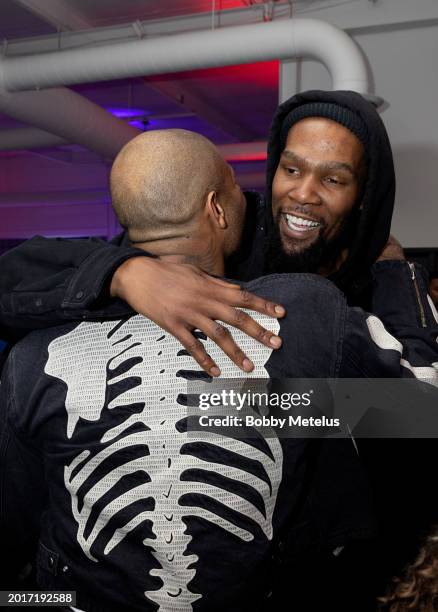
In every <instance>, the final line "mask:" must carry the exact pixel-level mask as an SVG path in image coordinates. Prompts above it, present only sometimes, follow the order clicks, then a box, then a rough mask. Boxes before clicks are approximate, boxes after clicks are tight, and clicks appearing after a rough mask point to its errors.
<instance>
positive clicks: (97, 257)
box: [0, 91, 432, 371]
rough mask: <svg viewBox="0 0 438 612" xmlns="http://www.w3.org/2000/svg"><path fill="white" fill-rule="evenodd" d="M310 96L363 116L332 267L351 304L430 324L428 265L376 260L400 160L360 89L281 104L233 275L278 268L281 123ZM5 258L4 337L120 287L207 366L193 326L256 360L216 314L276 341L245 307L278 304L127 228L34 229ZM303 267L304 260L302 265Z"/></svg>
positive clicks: (0, 290)
mask: <svg viewBox="0 0 438 612" xmlns="http://www.w3.org/2000/svg"><path fill="white" fill-rule="evenodd" d="M309 104H316V105H318V104H319V105H320V107H319V110H317V111H316V112H317V113H318V112H319V113H321V112H323V111H322V110H321V109H322V108H323V107H324V106H327V105H332V106H334V107H335V108H338V113H339V109H341V111H342V112H341V113H340V115H339V116H341V115H342V117H343V120H345V116H344V114H348V115H349V118H348V120H349V121H350V123H351V120H352V119H351V118H352V117H355V118H356V119H355V121H354V123H355V125H356V122H357V124H358V125H359V124H360V126H361V127H360V130H361V138H362V141H361V142H362V146H363V147H364V161H365V164H366V165H365V176H364V180H363V181H362V189H361V197H360V198H359V199H360V202H359V201H357V202H355V205H354V206H353V209H352V210H351V211H349V216H348V223H347V227H346V228H344V232H343V233H342V235H341V236H340V237H339V238H338V240H337V243H336V244H335V245H334V246H335V248H334V249H333V248H332V250H331V256H333V250H334V252H335V254H336V249H337V250H338V254H339V255H340V254H342V261H341V259H339V260H338V262H337V266H336V268H335V269H332V270H331V271H330V272H329V273H327V271H326V273H325V274H326V275H328V278H330V280H333V282H334V283H335V284H336V285H337V286H338V287H339V288H341V289H342V291H343V292H344V293H345V294H346V296H347V298H348V300H349V302H350V304H352V305H358V306H361V307H364V308H366V309H367V310H370V311H372V312H374V313H375V314H377V315H378V316H379V317H380V318H382V319H383V320H384V321H385V323H386V324H387V325H389V328H390V331H392V333H394V334H395V335H397V329H398V328H399V327H400V326H402V327H405V326H406V325H409V324H411V323H412V321H413V320H415V325H421V326H423V325H424V324H425V322H426V321H427V320H428V319H431V317H432V314H431V310H430V304H429V303H428V300H427V295H426V294H427V285H426V279H425V278H424V275H423V271H422V270H421V268H420V267H418V266H413V265H408V264H407V263H406V262H404V261H403V260H401V259H398V260H392V259H391V260H389V261H379V262H378V263H377V264H375V262H376V260H377V259H378V257H379V256H380V255H381V253H382V251H383V250H384V248H385V245H386V244H387V241H388V237H389V230H390V223H391V216H392V210H393V206H394V193H395V177H394V167H393V161H392V152H391V147H390V144H389V141H388V137H387V134H386V130H385V127H384V125H383V123H382V121H381V119H380V117H379V115H378V114H377V112H376V110H375V109H374V108H373V106H372V105H371V104H370V103H368V102H367V101H366V100H365V99H364V98H362V96H360V95H358V94H356V93H354V92H344V91H342V92H321V91H313V92H306V93H302V94H297V95H296V96H294V97H292V98H291V99H289V100H288V101H286V102H284V103H283V104H282V105H281V106H280V107H279V108H278V110H277V112H276V114H275V116H274V119H273V124H272V129H271V135H270V140H269V145H268V166H267V190H266V199H263V197H262V196H260V195H259V194H255V193H247V194H246V198H247V204H248V206H247V211H248V212H247V218H246V223H245V232H244V235H243V239H242V244H241V248H240V250H239V252H238V253H237V254H236V255H235V256H234V257H233V258H232V260H231V261H230V263H229V265H228V267H227V276H228V277H230V278H234V279H237V280H242V281H247V280H252V279H254V278H257V277H259V276H260V275H261V274H263V273H264V272H266V271H269V270H272V269H273V265H272V263H273V262H272V261H268V262H266V253H267V252H268V254H271V255H272V248H271V250H270V251H269V250H268V251H267V248H268V249H269V246H268V245H269V244H271V245H272V238H273V236H274V237H275V224H274V218H273V215H272V202H271V201H272V184H273V180H274V176H275V173H276V170H277V166H278V163H279V160H280V155H281V153H282V145H283V144H284V142H282V136H281V131H282V128H283V123H284V122H285V120H286V119H287V116H288V115H289V114H290V113H291V112H297V111H299V109H300V108H302V107H304V106H307V105H309ZM347 111H348V113H347ZM307 116H309V115H307ZM333 120H335V121H336V117H335V118H334V119H332V121H333ZM341 125H342V123H341ZM344 127H345V126H344ZM350 127H351V126H350ZM347 128H348V126H347ZM356 128H357V125H356ZM356 128H355V129H356ZM348 129H349V128H348ZM357 129H358V128H357ZM353 133H354V132H353ZM356 136H357V134H356ZM359 140H360V138H359ZM309 206H310V204H309V203H307V208H309ZM313 208H314V207H313ZM323 230H324V228H322V230H321V232H320V233H322V232H323ZM134 246H135V245H134ZM398 257H399V258H400V257H402V255H400V254H399V255H398ZM322 263H324V262H322ZM0 264H1V274H0V336H2V335H3V337H5V336H7V335H9V336H10V335H11V334H12V336H16V335H17V333H19V330H20V329H21V330H29V329H33V328H35V327H45V326H49V325H55V324H57V323H59V322H61V321H65V320H72V319H86V318H90V317H96V316H99V312H100V308H101V307H102V306H103V305H105V306H107V308H106V310H105V312H106V313H107V312H108V304H107V302H108V298H109V294H110V292H111V294H112V295H113V296H115V297H121V298H122V299H124V300H125V301H126V302H128V303H129V304H130V306H131V307H132V309H133V310H136V311H138V312H140V313H141V314H144V315H145V316H148V317H149V318H151V319H152V320H154V321H155V322H156V323H157V324H158V325H160V326H161V327H163V328H164V329H166V330H167V331H169V332H170V333H172V334H173V335H174V336H175V337H176V338H178V340H180V341H181V342H182V344H183V345H184V346H185V347H186V349H187V350H189V352H190V353H191V354H192V356H193V357H194V358H195V359H196V360H197V361H198V363H199V364H200V365H201V366H202V367H203V368H204V369H205V370H206V371H208V370H211V368H213V367H214V365H215V364H214V363H213V361H212V360H211V358H209V357H208V356H207V355H206V353H205V351H204V349H203V347H202V346H200V345H199V344H198V343H196V342H191V340H190V334H187V331H188V330H193V329H196V328H198V329H200V330H201V331H203V332H204V333H206V334H207V335H208V336H209V337H211V338H212V339H213V340H214V341H215V342H216V343H217V344H218V345H219V346H220V347H221V348H222V350H224V352H226V354H227V355H228V356H229V357H230V358H231V359H232V360H233V361H234V362H235V363H236V364H237V365H239V366H240V367H242V369H247V370H250V369H251V367H252V365H251V363H250V362H248V361H247V362H245V357H246V356H245V355H244V354H243V352H242V351H241V350H240V349H239V348H238V347H237V345H236V344H235V343H234V341H233V339H232V338H231V336H230V335H227V334H223V333H221V331H222V330H221V328H220V327H219V326H217V325H212V322H214V321H216V320H220V321H224V322H225V323H229V324H230V325H232V326H234V327H237V328H239V329H241V330H242V331H245V332H246V333H248V334H249V335H251V336H252V337H254V338H256V339H258V340H261V341H262V342H263V343H264V344H266V345H267V346H271V347H272V344H271V343H270V341H271V337H272V336H271V334H270V333H269V332H266V331H265V330H263V328H261V327H260V326H259V325H257V324H256V323H254V322H253V321H252V320H251V319H249V318H248V319H243V320H242V318H241V317H240V316H239V315H238V311H237V310H236V307H239V306H241V307H246V308H248V309H253V310H257V311H258V312H261V313H262V314H268V315H271V316H274V305H273V304H271V303H266V302H262V301H260V300H258V299H257V298H256V297H254V296H252V295H250V294H248V293H247V292H242V291H239V290H238V288H236V287H235V286H234V285H228V286H226V285H222V286H220V285H218V284H217V282H214V281H213V280H212V279H211V277H209V276H207V275H204V274H202V273H200V272H199V271H197V270H194V269H193V268H191V267H190V266H185V267H181V266H178V265H177V266H175V265H174V264H169V263H167V262H160V261H157V260H154V259H152V258H149V257H144V253H143V252H142V251H140V250H138V249H135V248H132V245H131V244H129V242H128V241H127V239H126V236H125V235H121V236H119V237H117V238H116V239H115V240H114V241H113V244H108V243H106V242H104V241H102V240H98V239H91V240H81V241H72V240H47V239H43V238H34V239H32V240H30V241H27V242H25V243H24V244H23V245H21V246H20V247H18V248H17V249H14V250H12V251H10V252H9V253H7V254H6V255H4V256H3V257H2V258H1V260H0ZM321 267H323V266H317V269H315V270H314V271H318V272H320V273H321ZM299 269H300V268H299V266H295V271H299ZM157 286H159V287H160V292H159V294H157V292H156V287H157ZM408 304H409V306H410V307H409V309H407V305H408ZM170 305H172V306H170ZM110 311H112V313H113V314H114V316H116V317H117V316H119V315H123V314H124V313H125V312H126V311H127V307H126V306H125V305H124V304H121V303H120V302H119V301H115V302H113V303H112V304H111V305H110Z"/></svg>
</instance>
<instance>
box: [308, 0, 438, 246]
mask: <svg viewBox="0 0 438 612" xmlns="http://www.w3.org/2000/svg"><path fill="white" fill-rule="evenodd" d="M327 4H328V3H327ZM359 4H360V7H359ZM346 7H347V8H348V11H349V12H348V11H347V8H345V7H344V10H343V11H342V10H341V9H342V6H340V7H337V8H336V7H333V9H332V10H331V11H330V9H329V8H327V9H325V10H324V14H322V13H323V11H316V12H312V13H311V14H308V15H307V14H306V15H305V14H303V15H302V16H303V17H304V16H309V17H310V16H312V17H315V18H319V17H325V18H326V19H328V20H330V21H332V23H334V24H335V25H345V26H347V31H348V30H349V29H350V30H351V33H352V37H353V38H354V40H355V41H356V42H357V43H358V45H359V46H360V48H361V49H362V51H363V53H364V55H365V56H366V58H367V60H368V63H369V65H370V67H371V71H372V76H373V81H374V92H375V93H376V94H377V95H379V96H381V97H383V98H384V99H385V100H386V102H387V107H386V108H385V109H384V110H383V112H382V119H383V120H384V122H385V125H386V127H387V129H388V133H389V136H390V139H391V143H392V146H393V151H394V159H395V166H396V174H397V197H396V208H395V213H394V219H393V226H392V231H393V233H394V234H395V235H396V236H397V237H398V238H399V239H400V241H401V242H402V244H403V245H404V246H406V247H438V2H437V1H436V0H435V1H432V2H431V0H410V2H409V3H407V2H406V1H405V0H380V1H379V2H377V3H376V4H375V5H373V3H371V2H369V0H368V1H366V0H361V2H360V3H359V2H351V3H349V4H347V5H346ZM355 7H356V8H355ZM398 7H399V8H398ZM389 9H391V10H389ZM346 11H347V13H346ZM379 15H380V16H381V17H380V18H379ZM300 16H301V15H300ZM428 17H429V18H428ZM420 18H421V21H419V19H420ZM411 20H412V21H411ZM413 20H415V22H414V21H413ZM386 21H390V22H392V25H390V24H386V25H385V22H386ZM370 24H371V25H370ZM329 85H330V81H329V78H328V74H327V72H326V71H325V69H324V68H323V66H322V65H321V64H317V63H316V62H310V61H304V62H302V66H301V71H300V78H299V88H300V90H304V89H313V88H326V87H329Z"/></svg>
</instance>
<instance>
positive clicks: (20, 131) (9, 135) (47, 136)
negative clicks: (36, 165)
mask: <svg viewBox="0 0 438 612" xmlns="http://www.w3.org/2000/svg"><path fill="white" fill-rule="evenodd" d="M0 104H1V103H0ZM63 144H69V143H68V142H67V141H66V140H64V138H61V137H60V136H56V135H55V134H51V133H50V132H45V131H44V130H40V129H38V128H32V127H29V128H17V129H15V130H2V131H1V132H0V151H19V150H22V149H43V148H46V147H59V146H60V145H63Z"/></svg>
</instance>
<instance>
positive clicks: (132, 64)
mask: <svg viewBox="0 0 438 612" xmlns="http://www.w3.org/2000/svg"><path fill="white" fill-rule="evenodd" d="M297 56H300V57H311V58H314V59H317V60H319V61H320V62H322V63H323V64H324V65H325V66H326V67H327V69H328V71H329V73H330V75H331V78H332V89H352V90H354V91H357V92H359V93H361V94H366V93H368V75H367V69H366V65H365V62H364V59H363V58H362V56H361V54H360V51H359V49H358V47H357V46H356V44H355V43H354V42H353V40H352V39H351V38H350V37H349V36H348V35H347V34H346V33H345V32H344V31H342V30H340V29H339V28H336V27H335V26H333V25H331V24H329V23H327V22H325V21H320V20H316V19H288V20H281V21H271V22H266V23H258V24H251V25H244V26H234V27H228V28H217V29H215V30H204V31H201V32H185V33H182V34H174V35H171V36H160V37H156V38H153V39H139V40H134V41H126V42H119V43H111V44H104V45H100V46H87V47H81V48H74V49H66V50H60V51H53V52H50V53H38V54H35V55H30V56H20V57H4V58H3V59H2V60H1V62H0V87H3V88H4V89H6V90H7V91H20V90H26V89H40V88H46V87H55V86H59V85H73V84H79V83H90V82H97V81H106V80H114V79H122V78H130V77H136V76H145V75H151V74H165V73H170V72H179V71H183V70H193V69H199V68H210V67H214V66H229V65H233V64H246V63H251V62H258V61H268V60H274V59H280V60H281V59H290V58H292V57H297Z"/></svg>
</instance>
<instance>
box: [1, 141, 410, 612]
mask: <svg viewBox="0 0 438 612" xmlns="http://www.w3.org/2000/svg"><path fill="white" fill-rule="evenodd" d="M195 160H196V164H195ZM111 190H112V196H113V204H114V208H115V210H116V212H117V214H118V217H119V219H120V221H121V223H122V225H124V226H125V227H126V230H127V232H128V235H129V238H130V240H131V241H132V242H133V243H135V244H137V245H138V246H140V248H143V249H146V250H148V251H149V252H151V253H154V254H156V255H160V257H161V258H162V259H167V260H168V261H170V262H183V263H186V264H187V263H189V264H190V263H193V264H195V265H197V266H199V267H200V268H202V269H203V270H204V271H205V272H208V273H210V274H215V275H218V276H221V275H223V272H224V265H225V259H226V257H228V256H229V255H231V254H232V253H233V252H234V250H235V249H236V248H237V246H238V244H239V240H240V236H241V232H242V225H243V218H244V211H245V202H244V199H243V197H242V193H241V191H240V188H239V186H238V185H237V184H236V182H235V180H234V176H233V172H232V170H231V169H230V167H229V166H228V165H227V164H226V163H225V161H224V160H223V159H222V158H221V157H220V156H219V154H218V152H217V150H216V149H215V147H214V146H213V145H212V143H210V142H209V141H208V140H207V139H205V138H203V137H202V136H199V135H196V134H193V133H191V132H187V131H183V130H168V131H161V132H151V133H146V134H143V135H141V136H139V137H137V138H136V139H134V140H133V141H131V142H130V143H129V144H128V145H127V146H126V147H125V148H124V149H123V150H122V152H121V153H120V154H119V156H118V158H117V159H116V161H115V163H114V166H113V169H112V173H111ZM215 282H217V283H222V282H223V281H222V280H220V279H216V281H215ZM248 289H249V290H250V291H253V292H255V293H256V294H258V295H259V296H260V297H261V299H262V300H264V299H268V298H270V297H272V296H275V297H277V298H278V299H279V301H281V302H282V303H284V304H285V306H286V308H287V309H288V312H291V313H293V315H294V316H293V317H292V318H290V319H288V318H286V319H284V320H283V321H282V322H281V328H280V323H279V322H278V321H277V320H275V319H271V318H268V317H267V316H262V315H257V314H256V315H254V316H255V318H256V320H257V323H256V324H257V325H263V326H265V327H266V328H267V329H268V330H269V333H270V334H271V336H272V338H274V342H275V343H278V342H279V339H278V333H279V331H281V335H282V337H283V341H284V342H283V347H282V348H281V349H280V350H279V351H274V350H273V349H272V348H271V349H270V348H269V347H267V346H264V345H262V344H260V343H257V342H256V341H255V340H253V339H252V338H249V337H248V336H246V335H245V334H243V333H241V334H240V336H239V342H240V343H241V346H242V347H243V349H244V350H245V351H247V352H248V353H250V354H251V355H252V356H253V359H254V371H253V372H252V373H251V374H250V375H249V376H250V377H252V378H255V379H267V378H294V377H305V378H313V377H322V378H332V377H336V376H344V377H358V376H363V375H364V373H366V374H367V375H368V376H370V377H373V376H383V377H385V376H386V377H393V376H403V375H406V376H412V367H411V368H410V369H409V367H408V366H409V358H410V352H409V351H410V347H409V346H407V347H406V351H405V352H404V353H403V357H404V360H403V364H404V365H401V362H400V353H399V352H397V350H394V346H396V345H397V341H396V340H395V339H394V338H392V337H391V336H390V335H389V334H388V333H387V332H386V331H385V329H384V327H383V325H382V324H381V323H380V322H379V321H378V319H376V318H375V317H371V319H372V322H371V323H370V321H369V320H368V318H367V317H366V315H365V314H364V313H363V312H362V311H359V310H358V309H348V308H347V305H346V302H345V299H344V297H343V296H342V295H341V293H340V292H339V291H338V290H337V289H336V288H335V287H334V285H333V284H332V283H330V282H329V281H327V280H325V279H323V278H321V277H313V276H311V275H302V274H301V275H281V276H278V275H277V276H271V277H265V278H263V279H260V280H257V281H253V282H251V283H249V285H248ZM158 290H159V287H157V291H158ZM230 291H232V289H230ZM151 297H153V296H151ZM321 303H323V304H324V308H323V309H321V308H320V304H321ZM240 317H241V320H243V319H245V317H248V314H247V313H245V312H243V311H242V312H241V315H240ZM213 324H214V325H216V330H215V332H216V333H224V334H227V333H229V331H228V330H227V328H226V327H224V326H222V325H221V324H220V323H213ZM221 330H222V331H221ZM185 331H186V333H187V337H188V339H187V342H189V343H190V342H197V343H201V342H202V343H203V344H204V345H205V347H206V348H207V350H208V352H210V353H211V354H212V355H213V357H214V358H215V359H216V360H217V362H218V364H219V367H220V368H221V370H222V373H223V375H224V376H225V377H226V378H241V379H242V382H243V377H244V376H245V374H244V373H243V372H242V370H241V369H239V368H238V367H237V366H236V365H235V364H232V363H231V362H229V361H227V360H226V358H225V356H223V355H222V354H221V353H220V351H219V349H218V348H217V347H216V345H215V344H214V343H213V342H212V341H210V340H208V339H207V338H206V336H203V335H200V334H197V336H198V337H197V338H195V337H194V336H193V335H192V334H191V333H190V331H189V330H185ZM376 334H377V336H378V339H379V342H377V341H376V338H377V336H376ZM382 346H383V347H385V348H382ZM413 350H414V351H415V350H417V349H416V348H415V347H414V349H413ZM212 374H215V373H214V372H213V373H212ZM197 378H200V379H205V373H204V372H203V371H202V370H200V368H199V366H197V364H196V362H195V360H194V359H193V357H191V356H190V354H189V353H188V352H187V350H183V348H182V346H181V344H180V343H179V342H178V341H177V340H175V339H174V338H173V336H171V335H170V334H166V333H164V332H163V331H162V329H161V328H159V327H158V326H157V325H156V324H154V323H153V322H152V321H150V320H148V319H146V318H144V317H142V316H140V315H136V316H131V317H125V318H124V319H122V320H115V321H102V322H99V321H96V322H83V323H80V324H77V323H73V324H68V325H65V326H62V327H55V328H51V329H48V330H42V331H38V332H34V333H32V334H30V335H29V336H28V337H27V338H26V339H25V340H23V341H22V342H21V343H19V344H17V345H16V347H15V348H14V350H13V351H12V353H11V355H10V358H9V360H8V363H7V366H6V369H5V373H4V376H3V378H2V384H1V388H0V415H1V418H2V421H3V422H2V427H1V429H0V431H1V432H3V435H4V436H6V438H7V444H6V445H5V450H4V471H5V473H4V474H3V492H4V499H3V503H2V506H1V510H2V513H3V516H2V519H3V524H4V525H5V526H6V528H7V529H6V531H5V532H4V533H3V534H2V552H3V554H6V555H7V556H8V565H9V567H10V566H11V565H12V560H13V558H14V552H17V551H18V552H19V553H22V554H24V549H25V547H26V546H30V544H32V536H33V534H34V533H35V531H36V530H38V529H40V530H41V536H40V543H39V548H38V555H37V579H38V585H39V587H40V588H42V589H44V590H56V591H60V590H61V591H65V590H74V591H76V592H77V603H76V607H77V608H79V609H81V610H90V611H91V610H95V611H105V612H116V611H117V612H119V611H120V610H139V611H140V610H141V611H144V610H157V609H158V610H162V611H166V612H190V611H191V610H194V611H196V610H205V611H208V612H214V611H215V610H224V609H226V610H227V611H233V610H234V611H236V612H237V611H240V612H241V611H246V610H248V611H251V612H254V611H255V610H266V609H268V607H269V601H272V598H269V593H270V591H271V588H272V587H271V583H270V580H271V579H272V580H273V579H274V577H273V576H272V575H271V573H270V572H269V571H268V569H269V564H271V563H272V558H273V556H274V557H275V555H276V554H277V553H279V552H280V551H284V549H285V548H286V549H287V555H288V560H289V562H292V561H294V562H295V563H296V565H295V568H294V570H293V571H291V573H290V576H289V578H288V584H289V583H292V585H293V588H294V594H295V595H294V596H295V599H296V598H297V597H298V595H297V592H298V590H299V587H300V584H301V580H302V577H300V578H299V579H297V580H296V582H294V576H295V575H296V574H297V573H298V572H302V573H304V575H305V576H306V575H307V578H309V577H311V579H312V580H314V579H315V569H314V568H315V567H316V565H318V563H319V564H320V565H321V558H323V559H324V560H325V559H326V558H327V559H328V558H329V559H335V557H334V556H333V554H332V552H333V551H334V550H336V551H337V553H338V552H339V550H340V549H341V548H343V547H346V548H347V549H348V547H349V545H350V544H351V543H352V542H354V541H359V540H361V539H364V538H367V537H369V536H370V534H371V533H372V520H371V517H370V512H369V508H368V497H367V485H366V483H365V480H364V478H363V474H362V471H361V467H360V465H359V461H358V457H357V455H356V453H355V451H354V448H353V445H352V444H351V442H350V440H336V441H333V440H329V441H327V442H335V445H330V444H327V443H324V442H323V441H322V440H318V439H316V440H313V441H310V440H304V439H293V438H291V439H288V438H284V439H281V440H280V439H279V438H278V437H277V436H276V434H275V432H274V431H272V432H271V434H272V436H271V437H266V438H265V437H263V436H261V432H260V431H259V430H257V428H254V429H251V428H250V429H251V431H250V433H249V435H250V438H251V439H250V440H248V439H239V436H237V435H236V434H235V433H230V434H229V435H226V434H225V433H224V432H222V433H218V432H217V431H214V430H211V428H208V427H207V428H206V429H203V428H199V430H198V431H196V432H195V433H193V432H192V433H191V434H190V435H189V434H188V433H187V431H186V427H187V420H186V417H187V412H186V410H187V408H186V403H187V396H186V394H187V383H186V381H187V380H193V379H197ZM43 483H45V484H43ZM43 487H45V489H46V491H47V493H46V494H45V495H44V496H43V498H42V496H41V491H42V489H43ZM29 499H31V500H33V504H32V505H31V506H30V505H29V503H28V500H29ZM282 538H284V540H283V541H282ZM315 564H316V565H315ZM320 565H318V567H319V566H320ZM310 568H312V570H311V571H310ZM350 586H351V585H350ZM330 588H332V589H334V591H335V593H336V602H337V610H341V604H340V603H339V597H340V594H339V593H338V592H337V588H336V589H335V588H334V585H332V586H330V580H328V581H327V585H326V586H325V587H324V589H323V592H324V597H325V598H326V599H327V597H328V590H329V589H330ZM314 596H316V595H315V594H312V597H314ZM310 597H311V596H310V595H309V593H308V591H307V590H306V591H305V599H306V600H307V601H310V599H309V598H310ZM67 603H68V602H67ZM353 607H354V609H355V610H359V609H360V605H359V602H355V604H354V606H353ZM273 609H275V606H274V607H273ZM301 609H304V608H301ZM312 609H320V608H316V607H313V608H312ZM350 609H352V608H350Z"/></svg>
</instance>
